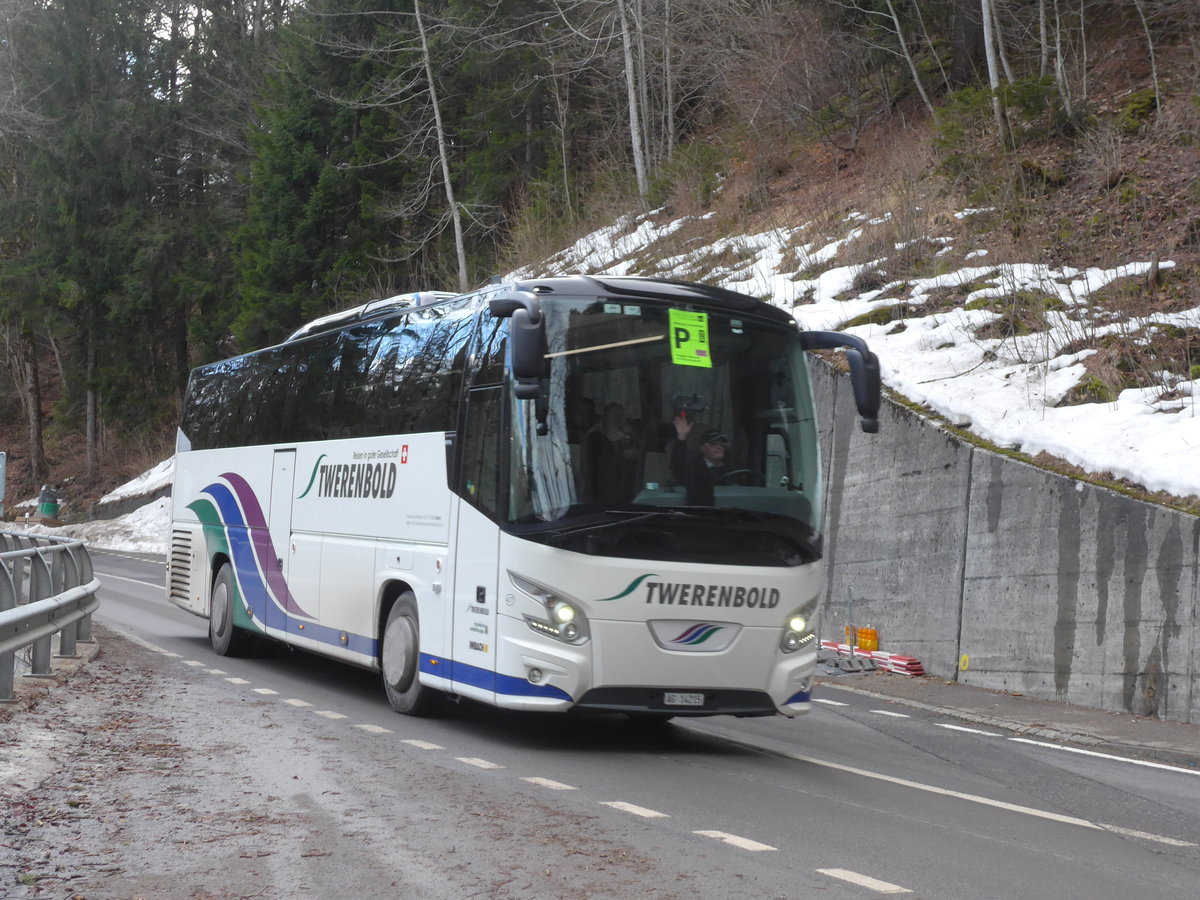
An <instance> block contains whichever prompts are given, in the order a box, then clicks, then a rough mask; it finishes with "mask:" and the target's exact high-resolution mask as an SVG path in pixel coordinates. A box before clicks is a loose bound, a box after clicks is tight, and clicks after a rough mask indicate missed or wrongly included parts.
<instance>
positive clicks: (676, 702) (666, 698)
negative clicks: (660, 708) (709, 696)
mask: <svg viewBox="0 0 1200 900" xmlns="http://www.w3.org/2000/svg"><path fill="white" fill-rule="evenodd" d="M663 703H665V704H666V705H667V706H703V705H704V695H703V694H675V693H671V692H670V691H668V692H667V693H665V694H663Z"/></svg>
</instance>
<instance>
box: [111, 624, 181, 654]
mask: <svg viewBox="0 0 1200 900" xmlns="http://www.w3.org/2000/svg"><path fill="white" fill-rule="evenodd" d="M117 630H118V631H120V629H117ZM121 634H122V636H124V637H125V638H127V639H128V640H131V641H133V642H134V643H135V644H137V645H138V646H139V647H145V648H146V649H147V650H150V651H152V652H154V653H161V654H162V655H163V656H178V655H179V654H178V653H173V654H169V653H167V651H166V650H164V649H163V648H162V647H159V646H157V645H156V644H152V643H150V642H149V641H147V640H145V639H143V638H140V637H138V636H137V635H136V634H131V633H130V632H128V631H121Z"/></svg>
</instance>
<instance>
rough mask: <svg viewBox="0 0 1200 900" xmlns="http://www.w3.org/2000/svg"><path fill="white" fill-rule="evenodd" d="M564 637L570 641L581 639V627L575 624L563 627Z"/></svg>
mask: <svg viewBox="0 0 1200 900" xmlns="http://www.w3.org/2000/svg"><path fill="white" fill-rule="evenodd" d="M562 635H563V637H565V638H566V639H567V640H568V641H573V640H575V638H577V637H579V626H578V625H576V624H575V623H574V622H568V623H567V624H566V625H564V626H563V627H562Z"/></svg>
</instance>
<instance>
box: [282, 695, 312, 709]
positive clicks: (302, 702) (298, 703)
mask: <svg viewBox="0 0 1200 900" xmlns="http://www.w3.org/2000/svg"><path fill="white" fill-rule="evenodd" d="M283 702H284V703H286V704H287V705H288V706H298V707H301V708H303V707H305V706H312V704H311V703H309V702H307V701H305V700H297V699H295V698H294V697H293V698H292V699H291V700H284V701H283Z"/></svg>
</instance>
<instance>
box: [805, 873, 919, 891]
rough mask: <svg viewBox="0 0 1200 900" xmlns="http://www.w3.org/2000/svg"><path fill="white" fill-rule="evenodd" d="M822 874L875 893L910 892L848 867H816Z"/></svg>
mask: <svg viewBox="0 0 1200 900" xmlns="http://www.w3.org/2000/svg"><path fill="white" fill-rule="evenodd" d="M817 871H818V872H820V873H821V874H822V875H828V876H829V877H830V878H837V879H838V880H839V881H848V882H850V883H851V884H856V885H858V886H859V887H862V888H866V889H867V890H869V891H874V892H875V893H877V894H911V893H912V891H910V890H909V889H908V888H903V887H900V885H898V884H891V883H890V882H887V881H880V880H879V879H878V878H872V877H871V876H870V875H861V874H859V873H858V872H851V871H850V870H849V869H817Z"/></svg>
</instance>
